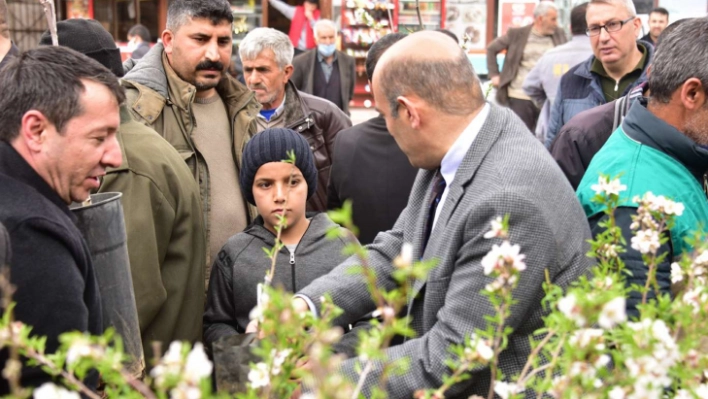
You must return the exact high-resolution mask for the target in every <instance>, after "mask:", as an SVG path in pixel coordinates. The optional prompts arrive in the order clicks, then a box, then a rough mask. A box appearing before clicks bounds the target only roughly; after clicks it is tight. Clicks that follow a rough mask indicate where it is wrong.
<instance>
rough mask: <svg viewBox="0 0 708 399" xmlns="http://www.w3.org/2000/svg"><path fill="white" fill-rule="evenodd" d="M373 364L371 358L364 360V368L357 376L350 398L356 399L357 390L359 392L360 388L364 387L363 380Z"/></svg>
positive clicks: (357, 395)
mask: <svg viewBox="0 0 708 399" xmlns="http://www.w3.org/2000/svg"><path fill="white" fill-rule="evenodd" d="M373 365H374V363H373V362H372V361H371V360H369V361H367V362H366V365H365V366H364V370H362V372H361V375H360V376H359V382H358V383H357V384H356V388H355V389H354V393H352V399H357V398H358V397H359V392H361V389H362V388H363V387H364V381H366V377H367V376H368V375H369V373H370V372H371V369H372V368H373Z"/></svg>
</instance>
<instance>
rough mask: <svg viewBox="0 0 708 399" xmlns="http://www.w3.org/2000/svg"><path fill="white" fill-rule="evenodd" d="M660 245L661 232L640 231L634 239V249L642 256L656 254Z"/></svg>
mask: <svg viewBox="0 0 708 399" xmlns="http://www.w3.org/2000/svg"><path fill="white" fill-rule="evenodd" d="M660 245H661V244H660V243H659V232H658V231H656V230H651V229H646V230H639V231H637V234H636V235H635V236H634V237H632V248H634V249H636V250H637V251H639V252H641V253H642V254H655V253H656V251H657V250H658V249H659V246H660Z"/></svg>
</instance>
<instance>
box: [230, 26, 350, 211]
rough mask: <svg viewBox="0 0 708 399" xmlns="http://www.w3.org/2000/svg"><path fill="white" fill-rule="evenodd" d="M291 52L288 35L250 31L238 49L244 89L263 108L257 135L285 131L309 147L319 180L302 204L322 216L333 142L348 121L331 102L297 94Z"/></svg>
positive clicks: (346, 126)
mask: <svg viewBox="0 0 708 399" xmlns="http://www.w3.org/2000/svg"><path fill="white" fill-rule="evenodd" d="M294 51H295V50H294V48H293V45H292V43H291V42H290V39H289V38H288V36H287V35H286V34H284V33H283V32H279V31H277V30H275V29H272V28H256V29H254V30H252V31H251V32H249V33H248V35H246V37H245V38H244V39H243V41H242V42H241V44H240V46H239V54H240V55H241V61H242V62H243V77H244V79H245V80H246V85H247V86H248V88H249V89H251V90H253V91H254V92H255V94H256V100H258V102H259V103H261V105H262V106H263V109H261V111H260V112H259V114H258V117H257V118H256V122H257V125H258V131H259V132H261V131H263V130H265V129H267V128H272V127H285V128H288V129H292V130H295V131H296V132H298V133H300V134H301V135H302V136H303V137H305V138H306V139H307V142H308V143H310V149H312V152H313V153H314V155H315V165H316V166H317V173H318V177H317V190H316V191H315V194H314V195H313V196H311V197H310V199H309V200H308V201H307V210H308V211H318V212H321V211H325V210H327V184H328V182H329V172H330V168H331V167H332V153H333V149H334V138H335V137H336V135H337V133H339V131H340V130H343V129H346V128H348V127H351V126H352V122H351V120H349V117H348V116H347V115H346V114H345V113H344V112H342V110H340V109H339V108H337V106H336V105H334V103H332V102H330V101H327V100H325V99H323V98H319V97H315V96H313V95H310V94H307V93H303V92H301V91H298V90H297V88H295V85H294V84H293V82H291V81H289V80H290V78H291V77H292V75H293V54H294Z"/></svg>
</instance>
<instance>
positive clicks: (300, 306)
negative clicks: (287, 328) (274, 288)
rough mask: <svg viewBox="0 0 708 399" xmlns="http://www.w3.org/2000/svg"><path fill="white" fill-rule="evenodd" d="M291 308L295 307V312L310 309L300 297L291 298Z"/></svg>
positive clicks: (299, 312)
mask: <svg viewBox="0 0 708 399" xmlns="http://www.w3.org/2000/svg"><path fill="white" fill-rule="evenodd" d="M293 309H295V313H297V314H301V313H304V312H309V311H310V307H309V306H308V305H307V302H305V300H304V299H302V298H300V297H295V298H293Z"/></svg>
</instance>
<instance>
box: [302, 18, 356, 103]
mask: <svg viewBox="0 0 708 399" xmlns="http://www.w3.org/2000/svg"><path fill="white" fill-rule="evenodd" d="M314 32H315V42H316V43H317V47H316V48H314V49H312V50H309V51H306V52H304V53H302V54H299V55H297V56H296V57H295V58H294V59H293V67H294V68H295V69H294V71H293V75H292V76H291V77H290V81H291V82H293V84H294V85H295V87H296V88H297V89H298V90H300V91H302V92H305V93H307V94H312V95H314V96H317V97H321V98H324V99H327V100H329V101H331V102H333V103H334V104H336V105H337V107H339V109H341V110H342V111H344V113H346V114H347V115H349V101H351V100H352V98H354V86H355V85H356V71H355V67H356V62H355V60H354V58H353V57H350V56H348V55H346V54H345V53H343V52H341V51H339V50H336V49H335V42H336V41H337V27H336V26H335V25H334V22H332V21H330V20H329V19H320V20H319V21H317V22H316V23H315V25H314Z"/></svg>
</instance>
